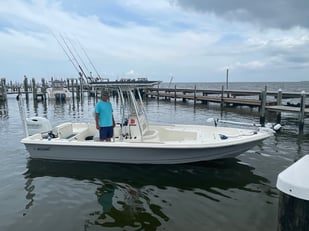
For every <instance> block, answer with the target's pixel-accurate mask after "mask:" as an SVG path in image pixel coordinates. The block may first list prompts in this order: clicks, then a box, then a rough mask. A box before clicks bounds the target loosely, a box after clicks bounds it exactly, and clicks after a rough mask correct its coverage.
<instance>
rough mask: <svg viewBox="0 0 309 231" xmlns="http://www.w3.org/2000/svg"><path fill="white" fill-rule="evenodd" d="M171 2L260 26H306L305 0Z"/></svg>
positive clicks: (190, 0) (284, 27) (287, 27)
mask: <svg viewBox="0 0 309 231" xmlns="http://www.w3.org/2000/svg"><path fill="white" fill-rule="evenodd" d="M171 2H172V3H173V4H176V5H179V6H180V7H182V8H184V9H188V10H195V11H197V12H201V13H210V14H215V15H217V16H218V17H223V18H225V19H227V20H235V21H240V22H251V23H257V24H260V25H261V27H272V28H282V29H289V28H291V27H294V26H300V27H304V28H309V20H308V18H309V11H308V9H309V1H307V0H294V1H291V0H272V1H266V0H260V1H245V0H229V1H223V0H221V1H220V0H219V1H218V0H194V1H192V0H171Z"/></svg>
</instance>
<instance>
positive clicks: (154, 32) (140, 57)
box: [0, 0, 309, 82]
mask: <svg viewBox="0 0 309 231" xmlns="http://www.w3.org/2000/svg"><path fill="white" fill-rule="evenodd" d="M308 18H309V1H308V0H272V1H265V0H260V1H245V0H229V1H222V0H221V1H220V0H156V1H144V0H104V1H102V0H91V1H83V0H66V1H64V0H57V1H55V0H2V1H0V58H1V69H0V77H5V78H6V79H7V80H13V81H15V80H17V81H21V80H22V79H23V76H24V75H27V76H28V77H29V78H33V77H34V78H37V79H40V78H43V77H44V78H46V79H49V78H50V77H52V76H53V77H54V78H68V77H77V71H76V70H75V68H74V66H73V65H72V63H71V61H70V60H69V59H68V57H67V56H66V54H65V53H64V51H63V50H62V48H61V46H60V45H59V44H58V43H57V41H56V39H55V37H54V36H53V34H54V35H55V36H56V37H57V38H58V39H59V40H60V41H62V36H63V38H65V40H66V41H67V43H68V44H69V46H70V48H71V51H72V52H73V53H74V55H75V57H76V59H77V60H78V62H79V64H80V65H81V66H82V67H83V68H84V69H85V72H86V73H89V72H90V71H91V72H92V73H93V75H94V76H96V72H95V70H94V68H93V67H92V65H91V64H90V63H89V61H88V59H87V57H86V55H85V53H84V50H85V51H86V53H87V55H88V56H89V58H90V59H91V61H92V63H93V64H94V66H95V69H97V71H98V73H99V74H100V75H101V76H104V77H108V78H110V79H120V78H134V77H148V79H155V80H162V81H165V82H168V81H169V80H170V78H171V77H173V79H174V81H175V82H224V81H225V74H226V69H227V68H228V69H229V79H230V81H235V82H236V81H303V80H309V77H308V76H309V20H308ZM62 45H63V42H62ZM79 57H80V58H79Z"/></svg>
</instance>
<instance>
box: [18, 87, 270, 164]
mask: <svg viewBox="0 0 309 231" xmlns="http://www.w3.org/2000/svg"><path fill="white" fill-rule="evenodd" d="M147 86H148V87H149V85H147V84H145V83H143V84H138V83H134V84H133V83H131V84H128V83H121V82H119V83H113V84H109V83H106V85H105V86H104V87H106V88H112V89H113V90H117V91H118V94H119V96H120V100H121V108H120V109H121V110H120V111H121V121H119V123H118V124H117V126H116V127H115V128H114V137H113V139H112V142H100V141H98V130H97V129H96V127H95V123H70V122H69V123H68V122H66V123H62V124H60V125H58V126H56V127H54V128H51V127H50V126H49V125H48V124H49V121H48V120H46V119H42V118H40V117H33V118H30V119H28V120H24V121H25V127H27V124H28V125H30V124H32V127H37V128H38V129H37V130H38V131H39V132H37V133H35V134H30V135H29V136H26V137H25V138H23V139H22V140H21V142H22V143H23V144H24V145H25V147H26V149H27V150H28V152H29V153H30V157H31V158H34V159H53V160H75V161H98V162H113V163H131V164H180V163H190V162H199V161H207V160H214V159H223V158H231V157H236V156H238V155H239V154H241V153H243V152H245V151H247V150H248V149H251V148H252V147H254V146H255V145H257V144H258V143H260V142H262V141H263V140H264V139H267V138H269V137H271V136H272V135H273V132H274V131H273V130H272V129H263V128H258V127H255V128H252V129H243V128H232V127H219V126H217V123H213V125H210V126H206V125H182V124H172V125H165V124H149V123H148V120H147V116H146V113H145V110H144V106H143V101H142V97H141V94H140V91H139V89H141V88H145V87H147ZM136 90H138V91H136ZM136 92H137V93H138V97H137V99H136V97H135V93H136ZM125 97H127V98H126V99H125ZM36 124H37V125H38V126H36ZM34 130H35V129H34ZM32 131H33V130H32Z"/></svg>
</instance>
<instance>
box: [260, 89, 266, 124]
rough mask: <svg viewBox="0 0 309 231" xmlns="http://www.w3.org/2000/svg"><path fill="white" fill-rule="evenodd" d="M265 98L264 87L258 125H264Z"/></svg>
mask: <svg viewBox="0 0 309 231" xmlns="http://www.w3.org/2000/svg"><path fill="white" fill-rule="evenodd" d="M266 98H267V86H265V89H264V91H262V92H261V106H260V124H262V125H264V124H265V108H266V100H267V99H266Z"/></svg>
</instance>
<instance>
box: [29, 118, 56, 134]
mask: <svg viewBox="0 0 309 231" xmlns="http://www.w3.org/2000/svg"><path fill="white" fill-rule="evenodd" d="M26 123H27V128H28V134H29V135H30V136H31V135H33V134H36V133H48V132H50V131H51V130H52V126H51V124H50V122H49V120H48V119H46V118H43V117H38V116H35V117H31V118H27V119H26Z"/></svg>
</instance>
